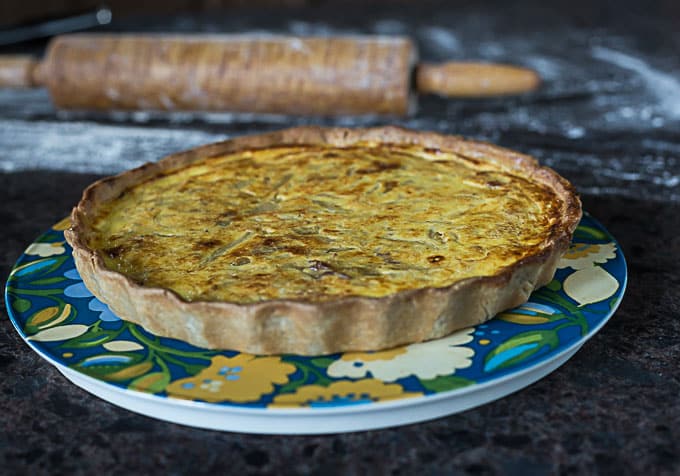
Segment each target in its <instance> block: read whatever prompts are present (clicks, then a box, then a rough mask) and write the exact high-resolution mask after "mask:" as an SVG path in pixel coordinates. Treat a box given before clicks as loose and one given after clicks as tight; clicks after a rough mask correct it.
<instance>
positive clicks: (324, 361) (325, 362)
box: [310, 357, 336, 369]
mask: <svg viewBox="0 0 680 476" xmlns="http://www.w3.org/2000/svg"><path fill="white" fill-rule="evenodd" d="M335 360H336V359H331V358H330V357H317V358H314V359H312V360H311V361H310V362H312V364H314V365H316V366H317V367H321V368H322V369H327V368H328V366H329V365H331V364H332V363H333V362H335Z"/></svg>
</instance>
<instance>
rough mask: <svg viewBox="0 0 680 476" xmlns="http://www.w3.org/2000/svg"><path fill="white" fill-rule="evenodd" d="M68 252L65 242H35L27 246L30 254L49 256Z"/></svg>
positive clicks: (42, 256)
mask: <svg viewBox="0 0 680 476" xmlns="http://www.w3.org/2000/svg"><path fill="white" fill-rule="evenodd" d="M65 252H66V248H65V247H64V243H63V242H61V243H33V244H32V245H31V246H29V247H28V248H26V254H27V255H30V256H40V257H41V258H47V257H48V256H54V255H61V254H64V253H65Z"/></svg>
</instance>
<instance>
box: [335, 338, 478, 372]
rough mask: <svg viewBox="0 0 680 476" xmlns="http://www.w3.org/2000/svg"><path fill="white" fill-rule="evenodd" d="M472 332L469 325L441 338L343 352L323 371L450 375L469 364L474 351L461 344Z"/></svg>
mask: <svg viewBox="0 0 680 476" xmlns="http://www.w3.org/2000/svg"><path fill="white" fill-rule="evenodd" d="M473 332H474V329H473V328H469V329H464V330H462V331H459V332H456V333H455V334H452V335H450V336H448V337H445V338H443V339H437V340H433V341H429V342H423V343H419V344H411V345H407V346H404V347H397V348H394V349H389V350H384V351H378V352H347V353H345V354H343V355H342V356H341V357H340V358H339V359H338V360H336V361H335V362H333V363H332V364H331V365H329V366H328V370H327V372H328V375H330V376H331V377H336V378H338V377H352V378H361V377H365V376H366V375H368V374H369V373H370V374H371V375H372V376H373V378H376V379H379V380H382V381H384V382H394V381H395V380H398V379H400V378H403V377H408V376H410V375H415V376H416V377H418V378H421V379H426V380H427V379H432V378H435V377H439V376H441V375H451V374H453V373H454V372H455V371H456V370H457V369H464V368H466V367H469V366H470V365H472V357H473V356H474V355H475V351H474V350H472V349H471V348H469V347H463V344H467V343H469V342H471V341H472V339H473V337H472V333H473Z"/></svg>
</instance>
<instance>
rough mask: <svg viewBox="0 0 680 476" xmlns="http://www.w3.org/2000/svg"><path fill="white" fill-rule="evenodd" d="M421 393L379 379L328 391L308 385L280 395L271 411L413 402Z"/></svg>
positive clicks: (335, 386) (339, 384)
mask: <svg viewBox="0 0 680 476" xmlns="http://www.w3.org/2000/svg"><path fill="white" fill-rule="evenodd" d="M420 395H422V393H421V392H405V391H404V387H402V386H401V385H399V384H396V383H391V384H387V383H384V382H382V381H380V380H377V379H363V380H357V381H346V380H343V381H341V382H334V383H332V384H330V385H329V386H327V387H323V386H321V385H304V386H302V387H299V388H298V389H297V390H296V391H295V393H289V394H285V395H277V396H276V397H274V401H273V402H272V403H270V404H269V407H337V406H344V405H356V404H361V403H371V402H384V401H389V400H397V399H400V398H412V397H418V396H420Z"/></svg>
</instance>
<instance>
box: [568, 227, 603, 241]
mask: <svg viewBox="0 0 680 476" xmlns="http://www.w3.org/2000/svg"><path fill="white" fill-rule="evenodd" d="M574 238H595V239H596V240H608V239H609V237H608V236H607V234H606V233H604V232H602V231H600V230H598V229H597V228H593V227H592V226H587V225H579V226H578V228H576V231H575V232H574Z"/></svg>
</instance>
